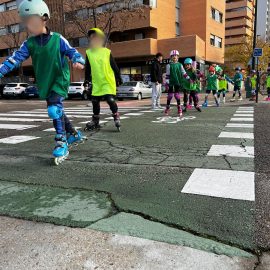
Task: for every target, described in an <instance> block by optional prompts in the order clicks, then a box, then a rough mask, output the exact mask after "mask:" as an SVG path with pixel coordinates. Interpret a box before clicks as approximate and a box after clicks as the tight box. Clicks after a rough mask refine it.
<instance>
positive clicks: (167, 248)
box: [0, 217, 269, 270]
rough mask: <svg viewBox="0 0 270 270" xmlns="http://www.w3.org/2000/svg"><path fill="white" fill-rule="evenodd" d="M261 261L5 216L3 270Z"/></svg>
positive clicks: (107, 269)
mask: <svg viewBox="0 0 270 270" xmlns="http://www.w3.org/2000/svg"><path fill="white" fill-rule="evenodd" d="M256 263H257V258H256V257H255V256H254V257H251V258H244V257H228V256H224V255H216V254H213V253H208V252H205V251H200V250H196V249H192V248H188V247H183V246H176V245H170V244H166V243H160V242H155V241H151V240H145V239H140V238H135V237H130V236H121V235H114V234H109V233H101V232H97V231H93V230H90V229H72V228H68V227H62V226H55V225H51V224H45V223H35V222H29V221H23V220H18V219H12V218H6V217H1V218H0V269H1V270H17V269H18V270H22V269H27V270H46V269H48V270H54V269H55V270H56V269H68V270H69V269H72V270H75V269H76V270H78V269H91V270H93V269H98V270H101V269H102V270H122V269H123V270H128V269H144V270H148V269H149V270H152V269H155V270H159V269H162V270H163V269H166V270H176V269H177V270H216V269H218V270H253V269H255V268H254V267H255V266H256ZM266 267H267V265H266ZM264 269H269V268H264V267H263V268H260V270H264Z"/></svg>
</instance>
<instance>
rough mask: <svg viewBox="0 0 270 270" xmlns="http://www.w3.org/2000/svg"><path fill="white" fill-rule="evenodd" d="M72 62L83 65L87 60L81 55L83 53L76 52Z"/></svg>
mask: <svg viewBox="0 0 270 270" xmlns="http://www.w3.org/2000/svg"><path fill="white" fill-rule="evenodd" d="M72 63H73V64H76V63H80V64H82V65H85V60H84V58H83V57H82V56H81V54H79V53H75V54H74V55H73V58H72Z"/></svg>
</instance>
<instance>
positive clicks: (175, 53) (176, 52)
mask: <svg viewBox="0 0 270 270" xmlns="http://www.w3.org/2000/svg"><path fill="white" fill-rule="evenodd" d="M173 55H178V56H179V55H180V53H179V51H177V50H173V51H171V53H170V56H173Z"/></svg>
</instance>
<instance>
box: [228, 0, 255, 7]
mask: <svg viewBox="0 0 270 270" xmlns="http://www.w3.org/2000/svg"><path fill="white" fill-rule="evenodd" d="M246 6H247V7H249V8H250V9H253V8H254V3H252V2H250V1H248V0H242V1H236V2H231V3H227V4H226V9H234V8H240V7H246Z"/></svg>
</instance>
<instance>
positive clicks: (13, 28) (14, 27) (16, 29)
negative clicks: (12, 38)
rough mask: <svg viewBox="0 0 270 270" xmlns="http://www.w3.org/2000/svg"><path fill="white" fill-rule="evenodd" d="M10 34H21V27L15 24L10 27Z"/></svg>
mask: <svg viewBox="0 0 270 270" xmlns="http://www.w3.org/2000/svg"><path fill="white" fill-rule="evenodd" d="M9 32H10V33H13V34H14V33H18V32H20V25H19V24H13V25H10V26H9Z"/></svg>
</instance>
